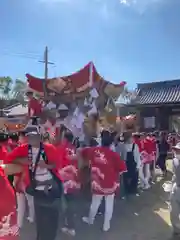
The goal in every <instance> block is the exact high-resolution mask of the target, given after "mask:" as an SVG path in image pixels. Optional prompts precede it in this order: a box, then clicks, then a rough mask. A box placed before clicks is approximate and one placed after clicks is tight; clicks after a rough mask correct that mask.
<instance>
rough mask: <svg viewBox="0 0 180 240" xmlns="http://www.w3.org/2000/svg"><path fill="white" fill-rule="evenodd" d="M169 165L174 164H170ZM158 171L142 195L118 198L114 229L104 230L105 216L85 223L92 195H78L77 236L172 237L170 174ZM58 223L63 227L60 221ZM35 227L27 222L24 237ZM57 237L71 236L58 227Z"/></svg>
mask: <svg viewBox="0 0 180 240" xmlns="http://www.w3.org/2000/svg"><path fill="white" fill-rule="evenodd" d="M168 165H169V166H170V165H171V164H168ZM158 175H159V174H157V177H156V181H155V184H153V186H152V188H151V189H150V190H148V191H144V192H141V193H140V196H139V197H138V196H132V197H130V198H129V199H128V200H120V199H119V198H118V197H117V198H116V202H115V207H114V215H113V219H112V225H111V230H110V231H109V232H108V233H103V232H102V230H101V228H102V223H103V217H102V216H98V217H97V219H96V222H95V224H94V225H93V226H91V227H89V226H86V225H85V224H84V223H82V221H81V217H82V216H83V215H84V214H85V215H86V213H87V212H88V208H89V204H90V201H89V199H84V198H83V200H82V198H80V199H78V200H77V202H76V203H75V205H76V209H77V215H76V230H77V235H76V237H74V239H75V240H84V239H86V240H93V239H94V240H119V239H122V240H169V239H171V238H170V236H171V225H170V220H169V211H168V198H169V194H167V193H165V192H164V190H163V188H162V185H163V183H164V182H165V181H168V180H170V179H171V174H170V173H169V174H168V177H167V178H166V180H164V179H162V177H160V176H158ZM59 226H60V227H61V221H60V224H59ZM33 239H36V238H35V229H34V226H33V225H30V224H28V223H25V226H24V228H23V230H22V233H21V240H33ZM57 239H63V240H66V239H70V237H68V236H66V235H63V234H62V233H61V231H60V228H59V231H58V236H57Z"/></svg>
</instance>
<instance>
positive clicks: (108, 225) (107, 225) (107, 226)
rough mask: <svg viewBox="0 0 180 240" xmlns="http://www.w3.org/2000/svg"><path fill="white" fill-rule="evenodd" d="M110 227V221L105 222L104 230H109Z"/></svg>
mask: <svg viewBox="0 0 180 240" xmlns="http://www.w3.org/2000/svg"><path fill="white" fill-rule="evenodd" d="M109 229H110V222H107V223H104V225H103V231H104V232H107V231H109Z"/></svg>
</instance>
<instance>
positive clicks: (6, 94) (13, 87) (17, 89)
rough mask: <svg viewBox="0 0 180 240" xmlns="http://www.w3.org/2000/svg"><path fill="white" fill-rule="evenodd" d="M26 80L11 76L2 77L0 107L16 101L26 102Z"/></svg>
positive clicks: (0, 79) (0, 78)
mask: <svg viewBox="0 0 180 240" xmlns="http://www.w3.org/2000/svg"><path fill="white" fill-rule="evenodd" d="M25 89H26V82H24V81H22V80H19V79H16V80H15V81H13V80H12V78H11V77H9V76H7V77H0V109H2V108H5V107H8V106H11V105H13V104H15V103H18V102H19V103H22V104H24V103H25Z"/></svg>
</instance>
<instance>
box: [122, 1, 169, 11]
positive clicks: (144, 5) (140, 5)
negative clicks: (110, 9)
mask: <svg viewBox="0 0 180 240" xmlns="http://www.w3.org/2000/svg"><path fill="white" fill-rule="evenodd" d="M119 1H120V4H122V5H124V6H127V7H133V8H134V9H135V10H138V11H139V12H140V13H143V12H144V11H146V10H147V9H148V8H149V7H151V6H153V5H155V4H161V3H163V2H165V1H167V0H119Z"/></svg>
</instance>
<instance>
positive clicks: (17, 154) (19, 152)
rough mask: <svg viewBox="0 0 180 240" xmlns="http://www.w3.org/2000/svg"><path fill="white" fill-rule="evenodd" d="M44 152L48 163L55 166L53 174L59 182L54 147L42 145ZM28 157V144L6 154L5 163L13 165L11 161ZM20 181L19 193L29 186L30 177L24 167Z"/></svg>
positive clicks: (27, 169) (24, 166)
mask: <svg viewBox="0 0 180 240" xmlns="http://www.w3.org/2000/svg"><path fill="white" fill-rule="evenodd" d="M43 146H44V151H45V154H46V156H47V159H48V163H49V164H52V165H55V168H53V170H52V171H53V173H54V174H55V175H56V176H57V177H58V178H59V179H60V180H61V178H60V175H59V173H58V169H59V165H58V164H59V163H58V159H57V151H56V148H55V146H53V145H52V144H48V143H44V144H43ZM26 157H28V144H23V145H20V146H18V147H17V148H15V149H14V150H13V151H12V152H11V153H9V154H8V156H7V160H6V161H7V163H13V161H14V160H15V159H16V158H26ZM21 180H22V181H20V182H19V184H20V185H19V187H20V189H19V190H20V191H21V187H22V186H23V189H22V190H24V189H26V188H27V187H28V186H29V184H30V175H29V168H28V166H26V165H23V178H22V179H21Z"/></svg>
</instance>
